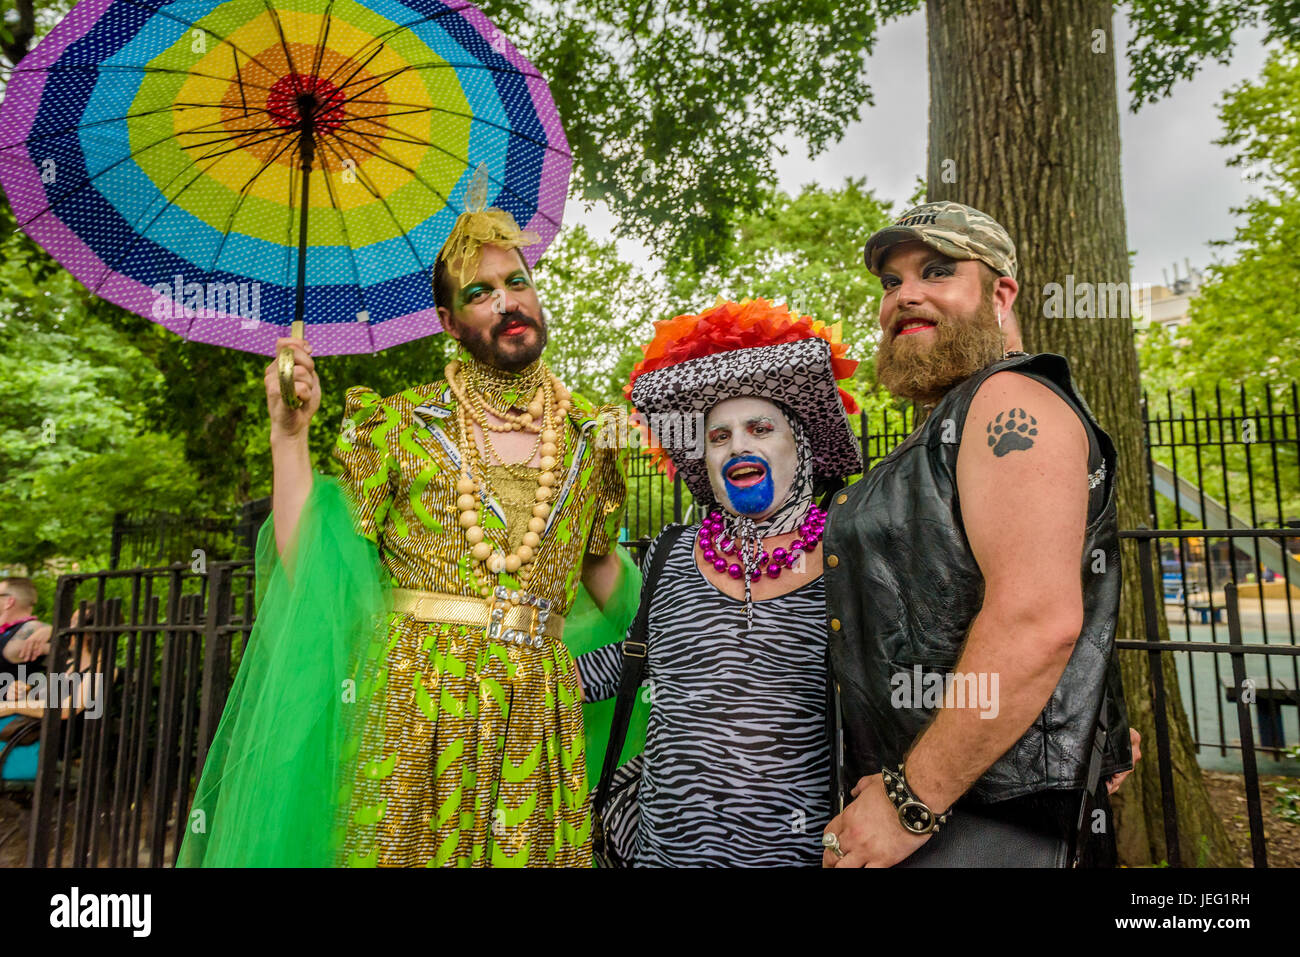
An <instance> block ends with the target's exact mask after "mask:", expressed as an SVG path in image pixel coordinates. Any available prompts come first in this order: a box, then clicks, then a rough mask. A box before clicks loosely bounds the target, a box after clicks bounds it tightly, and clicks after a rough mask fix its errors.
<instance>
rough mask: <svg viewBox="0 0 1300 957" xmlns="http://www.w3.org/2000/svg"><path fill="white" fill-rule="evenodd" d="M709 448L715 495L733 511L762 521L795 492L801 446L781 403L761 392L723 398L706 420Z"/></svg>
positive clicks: (706, 458)
mask: <svg viewBox="0 0 1300 957" xmlns="http://www.w3.org/2000/svg"><path fill="white" fill-rule="evenodd" d="M704 449H705V451H704V461H705V465H707V466H708V469H709V484H710V485H711V486H712V487H713V496H714V498H716V499H717V500H718V504H719V505H721V506H722V507H723V508H725V509H727V510H728V511H730V512H732V513H733V514H736V515H748V516H750V517H751V518H753V519H754V520H755V521H762V520H763V519H765V518H767V517H769V516H770V515H771V514H772V513H773V512H775V511H776V510H777V508H778V507H780V505H781V504H782V503H784V502H785V499H786V496H787V495H789V494H790V487H791V486H792V485H793V484H794V480H795V473H796V471H797V470H798V466H799V460H798V450H797V449H796V447H795V438H794V430H793V429H791V428H790V423H789V422H788V421H787V420H786V417H785V414H784V413H783V412H782V411H781V408H780V406H778V405H777V404H776V403H774V402H770V401H769V400H767V399H760V398H758V397H757V396H740V397H738V398H735V399H725V400H723V401H722V402H719V403H718V404H717V405H715V406H714V407H713V408H712V409H711V410H710V411H709V414H708V416H707V417H706V418H705V420H704Z"/></svg>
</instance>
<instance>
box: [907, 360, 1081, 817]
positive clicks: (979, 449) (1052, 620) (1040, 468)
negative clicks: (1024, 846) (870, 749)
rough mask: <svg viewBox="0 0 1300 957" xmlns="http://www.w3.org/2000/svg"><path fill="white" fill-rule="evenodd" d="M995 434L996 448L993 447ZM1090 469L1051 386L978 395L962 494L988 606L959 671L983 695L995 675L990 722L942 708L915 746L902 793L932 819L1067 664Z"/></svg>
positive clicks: (1076, 430) (1000, 378)
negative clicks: (981, 678)
mask: <svg viewBox="0 0 1300 957" xmlns="http://www.w3.org/2000/svg"><path fill="white" fill-rule="evenodd" d="M1013 409H1015V410H1023V413H1024V415H1025V417H1024V418H1021V415H1020V412H1019V411H1017V412H1016V413H1015V415H1014V422H1015V426H1014V429H1015V434H1016V435H1017V436H1018V438H1017V439H1009V438H1006V437H1005V436H1006V434H1007V429H1006V424H1007V422H1008V421H1009V413H1010V410H1013ZM1022 424H1023V425H1024V426H1026V428H1024V429H1023V430H1022V429H1021V426H1022ZM990 425H992V426H993V432H992V433H991V432H990ZM991 435H995V436H1000V437H997V438H994V442H995V443H998V442H1000V443H1001V444H1000V445H998V444H995V445H993V446H991V445H990V442H989V438H990V436H991ZM999 451H1000V452H1001V454H997V453H998V452H999ZM1087 465H1088V438H1087V433H1086V432H1085V430H1084V426H1083V424H1082V422H1081V421H1080V420H1079V418H1078V416H1077V415H1076V414H1075V413H1074V412H1073V411H1072V410H1071V408H1070V407H1069V405H1067V404H1066V402H1065V401H1064V400H1063V399H1061V398H1060V397H1059V396H1057V395H1056V394H1055V393H1054V392H1052V391H1051V390H1050V389H1048V388H1047V387H1046V386H1043V385H1041V384H1040V383H1038V382H1036V381H1034V380H1032V379H1029V378H1027V377H1025V376H1022V375H1018V374H1016V373H1012V372H1004V373H1001V374H998V375H995V376H993V377H991V378H990V379H989V380H988V382H986V383H985V384H984V385H983V386H981V388H980V390H979V392H978V393H977V394H976V396H975V399H974V401H973V402H972V404H971V408H970V412H969V415H968V417H967V420H966V425H965V428H964V430H963V432H962V442H961V451H960V453H959V455H958V460H957V488H958V495H959V499H960V503H961V514H962V521H963V524H964V525H965V530H966V536H967V539H968V540H969V542H970V546H971V551H972V552H973V553H974V555H975V558H976V560H977V561H978V563H979V566H980V571H981V572H982V573H983V576H984V603H983V605H982V607H981V608H980V611H979V614H978V615H977V616H976V618H975V621H974V623H973V624H972V625H971V629H970V632H969V634H968V635H967V638H966V641H965V644H964V645H963V647H962V651H961V655H960V657H959V658H958V661H957V665H956V669H955V670H956V671H958V672H960V673H961V674H963V675H965V674H971V673H974V674H976V675H980V674H987V675H988V676H989V678H988V681H989V687H990V688H992V687H993V676H994V675H996V676H997V685H996V687H997V694H996V697H995V699H994V700H995V702H996V714H995V716H994V715H992V712H993V711H994V709H990V715H989V716H981V712H980V710H979V709H978V708H975V707H971V706H969V705H968V706H967V707H964V708H941V709H940V710H939V712H938V714H937V716H936V718H935V720H934V721H933V723H931V724H930V726H929V727H927V728H926V730H925V731H924V732H923V733H922V734H921V736H920V737H919V738H918V739H917V741H916V742H915V744H914V745H913V747H912V751H911V753H910V754H909V755H908V757H907V778H908V783H909V784H911V786H912V788H913V790H914V791H915V792H916V794H917V796H918V797H920V799H921V800H922V801H924V802H926V804H927V805H929V806H930V807H932V808H935V809H936V810H938V809H942V808H947V807H949V806H950V805H951V804H952V803H953V802H954V801H956V800H957V798H959V797H960V796H961V795H962V794H963V793H965V791H966V790H967V789H968V788H970V786H971V785H972V784H974V782H975V780H976V779H977V778H978V777H979V776H980V775H981V774H983V773H984V771H985V770H986V769H987V768H988V767H989V766H990V765H992V764H993V762H994V761H996V760H997V759H998V758H1000V757H1001V756H1002V755H1003V754H1005V753H1006V752H1007V750H1008V749H1010V747H1011V746H1012V745H1013V744H1014V743H1015V742H1016V741H1017V740H1018V739H1019V738H1020V737H1021V735H1023V734H1024V733H1025V731H1026V730H1027V729H1028V727H1029V726H1030V724H1032V723H1033V721H1034V719H1035V718H1036V717H1037V716H1038V715H1039V713H1040V712H1041V711H1042V710H1043V707H1044V706H1045V705H1046V703H1047V700H1048V698H1049V697H1050V696H1051V694H1052V691H1053V689H1055V687H1056V684H1057V682H1058V681H1059V680H1060V677H1061V674H1062V673H1063V672H1064V670H1065V666H1066V663H1067V662H1068V661H1069V658H1070V654H1071V652H1072V651H1073V649H1074V643H1075V641H1076V640H1077V639H1078V636H1079V631H1080V630H1081V629H1082V626H1083V589H1082V583H1081V581H1080V555H1081V551H1082V548H1083V538H1084V530H1085V528H1086V525H1087V510H1088V482H1087V471H1088V468H1087ZM921 587H923V586H921Z"/></svg>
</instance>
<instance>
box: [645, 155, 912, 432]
mask: <svg viewBox="0 0 1300 957" xmlns="http://www.w3.org/2000/svg"><path fill="white" fill-rule="evenodd" d="M890 220H891V217H890V209H889V206H888V204H887V203H885V202H884V201H882V200H880V199H879V198H877V197H876V195H875V194H874V193H873V192H871V191H870V190H868V189H867V187H866V180H865V179H849V180H847V181H846V182H845V183H844V185H843V186H842V187H841V188H839V189H826V188H823V187H821V186H818V185H817V184H812V185H809V186H805V187H804V188H803V190H802V191H800V193H799V195H797V196H789V195H787V194H786V193H783V192H776V193H773V194H772V195H771V196H770V198H769V200H768V202H767V204H766V205H765V206H764V207H763V208H762V209H760V210H758V211H757V212H755V213H753V214H751V215H749V216H747V217H745V218H744V219H742V220H741V221H740V222H739V223H737V224H736V226H735V227H734V231H733V237H732V242H731V243H730V244H729V246H728V250H727V253H726V254H725V255H722V256H719V257H718V258H717V259H716V260H714V262H713V263H711V264H710V265H709V266H707V267H705V268H702V269H696V268H695V267H694V266H693V264H691V263H689V262H683V261H677V262H674V263H672V264H670V266H669V268H668V279H669V282H670V284H671V285H670V299H671V303H672V305H673V311H674V313H680V312H698V311H699V310H701V309H704V308H706V307H708V306H710V305H712V304H713V302H714V300H715V298H716V297H717V296H719V295H721V296H723V297H725V298H729V299H742V298H745V297H751V298H759V297H762V298H764V299H768V300H771V301H773V302H777V303H782V302H784V303H788V304H789V305H790V308H791V310H792V311H798V312H799V313H801V314H803V315H809V316H812V317H813V318H814V319H820V320H822V321H823V322H827V323H834V322H839V323H843V330H844V339H845V341H846V342H848V343H849V344H850V352H849V355H850V357H851V358H854V359H858V360H860V362H861V364H860V365H859V366H858V370H857V373H856V374H855V376H854V380H853V384H852V385H851V386H850V387H849V389H850V391H852V392H853V393H854V394H855V397H856V398H858V400H859V402H860V403H861V404H863V406H864V407H865V408H868V409H871V410H873V411H875V410H878V409H880V408H884V407H885V406H887V405H890V404H892V400H891V399H890V398H889V396H888V395H886V394H885V393H883V392H882V391H881V390H879V388H878V387H877V385H876V377H875V363H874V361H873V359H874V356H875V347H876V342H877V340H878V338H879V326H878V325H877V322H876V316H877V314H878V313H879V310H880V280H878V279H877V278H876V277H875V276H873V275H871V273H869V272H868V271H867V269H866V266H865V264H864V263H863V261H862V247H863V244H864V243H865V242H866V240H867V237H868V236H870V235H871V234H872V233H873V232H875V231H876V230H877V229H880V228H881V227H883V226H885V225H887V224H888V223H889V222H890Z"/></svg>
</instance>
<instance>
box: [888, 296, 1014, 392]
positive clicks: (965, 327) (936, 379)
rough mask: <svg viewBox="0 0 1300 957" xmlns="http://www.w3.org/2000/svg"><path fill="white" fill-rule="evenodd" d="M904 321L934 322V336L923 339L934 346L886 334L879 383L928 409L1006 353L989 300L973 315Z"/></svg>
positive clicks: (984, 300)
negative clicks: (924, 320) (949, 391)
mask: <svg viewBox="0 0 1300 957" xmlns="http://www.w3.org/2000/svg"><path fill="white" fill-rule="evenodd" d="M908 318H914V319H926V320H929V321H931V322H934V323H935V326H934V335H933V336H931V337H927V338H931V339H932V340H933V341H932V342H928V343H924V342H913V341H912V339H911V338H910V336H912V335H918V334H917V333H911V334H909V335H908V336H898V335H891V334H888V333H887V334H886V335H885V336H883V337H882V338H881V340H880V347H879V348H878V349H877V350H876V376H877V379H878V380H879V381H880V384H881V385H883V386H884V387H885V388H886V389H888V390H889V391H890V392H891V393H893V394H894V395H895V396H898V397H899V398H902V399H911V400H912V401H914V402H920V403H921V404H922V405H932V404H933V403H935V402H938V401H939V400H940V399H941V398H943V396H944V394H945V393H946V392H947V391H948V390H949V389H951V388H952V387H953V386H955V385H956V384H957V383H959V382H961V381H963V380H964V379H968V378H970V377H971V376H972V375H974V374H975V373H976V372H979V371H980V370H981V369H983V368H984V367H985V366H987V365H990V364H992V363H994V362H996V361H997V360H998V359H1000V358H1002V354H1003V353H1004V352H1005V351H1006V346H1005V339H1004V338H1003V335H1002V329H1001V327H999V326H998V318H997V315H996V314H995V313H994V311H993V297H992V296H986V297H985V298H984V299H982V300H981V302H980V304H979V307H978V308H977V309H976V310H975V312H974V313H973V314H971V315H966V316H956V317H948V316H939V315H913V314H908ZM920 335H924V333H921V334H920Z"/></svg>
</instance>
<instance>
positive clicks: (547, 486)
mask: <svg viewBox="0 0 1300 957" xmlns="http://www.w3.org/2000/svg"><path fill="white" fill-rule="evenodd" d="M537 368H538V369H539V370H540V375H541V379H540V384H539V386H538V387H537V388H536V389H535V390H534V396H533V399H532V402H531V403H530V404H529V408H528V411H527V412H525V413H524V414H523V415H522V416H511V415H510V413H509V412H508V410H507V411H502V410H498V409H496V408H493V407H492V406H490V405H489V404H488V402H487V397H486V396H484V395H483V394H482V393H481V392H478V390H477V389H475V388H471V387H467V383H466V382H465V381H464V380H463V378H462V366H461V363H459V362H456V361H453V362H451V363H449V364H448V365H447V384H448V385H449V386H450V387H451V390H452V393H453V394H454V395H455V396H456V399H457V410H458V412H459V414H458V416H457V419H458V421H459V423H460V438H461V448H462V449H464V451H465V460H464V474H462V476H461V477H460V479H459V480H458V481H457V482H456V493H457V496H458V497H457V499H456V507H457V508H458V509H459V510H460V527H461V528H462V529H464V530H465V539H466V541H467V542H468V543H469V546H470V559H471V560H470V575H471V576H472V577H473V580H474V584H475V586H476V587H477V588H478V590H479V593H480V594H481V595H482V596H483V597H484V598H490V597H491V595H492V588H491V586H490V585H487V584H485V583H483V582H482V581H480V579H479V575H478V570H477V568H476V567H475V566H476V564H477V565H482V566H484V568H486V570H487V571H488V572H489V573H490V574H492V575H500V574H501V573H502V572H506V573H507V574H510V575H515V576H516V578H517V579H518V581H519V586H520V588H521V589H526V588H527V585H528V582H529V580H531V578H532V573H533V558H534V556H535V555H536V552H537V549H538V547H539V546H540V545H541V533H542V531H543V530H544V529H545V528H546V520H547V518H548V517H549V516H550V513H551V504H550V498H551V496H552V495H554V494H555V485H556V482H557V480H558V477H557V475H556V471H555V468H556V466H557V465H558V464H559V463H560V462H561V461H563V446H564V420H565V417H566V416H567V415H568V413H569V409H570V408H572V396H571V395H570V394H569V392H568V390H567V389H565V387H564V385H563V383H561V382H560V380H559V379H557V378H556V377H555V376H553V375H551V373H550V370H549V369H547V368H546V367H545V365H543V364H542V363H541V362H540V360H539V361H538V363H537ZM548 385H549V388H547V386H548ZM537 393H540V395H538V394H537ZM475 400H477V402H475ZM502 401H504V400H502ZM534 408H536V410H537V412H538V415H536V416H533V415H532V412H533V409H534ZM489 410H490V411H491V412H492V413H493V414H494V415H497V416H499V417H501V418H503V419H506V420H507V422H508V423H509V424H508V425H507V426H498V425H497V424H496V423H494V422H492V421H491V419H490V418H489V417H488V414H487V413H488V411H489ZM525 418H526V420H525ZM535 420H538V421H537V424H536V425H534V421H535ZM471 422H477V423H478V425H479V427H480V428H481V429H482V430H483V437H484V439H485V440H486V441H487V442H488V444H489V446H490V445H491V439H490V437H489V433H490V432H492V431H518V430H526V431H529V432H536V433H537V436H538V444H537V446H536V451H539V452H540V453H541V456H542V459H541V463H540V464H541V470H540V471H539V473H538V476H537V491H536V493H535V497H536V504H535V505H534V506H533V515H532V518H530V519H529V520H528V531H527V532H525V533H524V536H523V542H522V543H521V544H520V546H519V547H518V548H516V549H515V550H514V551H513V552H511V553H510V554H509V555H502V554H501V553H500V552H498V551H495V550H494V549H493V547H492V543H491V542H489V541H487V538H486V533H485V532H484V530H483V526H482V525H481V524H480V523H479V513H478V509H479V506H480V505H481V504H485V503H486V499H487V496H488V495H489V494H490V490H489V489H488V486H487V473H486V469H485V468H484V464H483V460H482V455H481V454H480V450H479V447H478V442H477V441H475V439H474V432H473V429H472V428H471V426H470V423H471ZM516 422H517V423H518V426H517V428H516V427H514V426H515V423H516ZM492 451H493V452H494V453H495V451H496V450H495V449H494V448H493V449H492ZM497 458H498V459H500V455H499V454H498V455H497ZM525 461H526V462H528V461H532V453H530V454H529V457H528V459H526V460H525ZM503 464H504V463H503Z"/></svg>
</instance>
